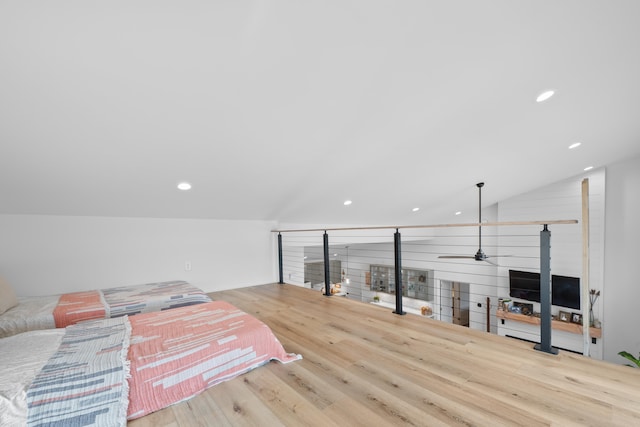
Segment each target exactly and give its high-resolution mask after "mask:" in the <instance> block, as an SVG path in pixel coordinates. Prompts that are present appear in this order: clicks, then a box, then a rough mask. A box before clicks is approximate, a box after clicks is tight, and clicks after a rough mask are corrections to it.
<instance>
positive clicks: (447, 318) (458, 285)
mask: <svg viewBox="0 0 640 427" xmlns="http://www.w3.org/2000/svg"><path fill="white" fill-rule="evenodd" d="M469 296H470V294H469V283H463V282H452V281H448V280H441V281H440V320H442V321H443V322H450V323H453V324H454V325H461V326H466V327H469Z"/></svg>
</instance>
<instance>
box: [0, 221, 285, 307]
mask: <svg viewBox="0 0 640 427" xmlns="http://www.w3.org/2000/svg"><path fill="white" fill-rule="evenodd" d="M274 225H275V224H274V223H271V222H266V221H222V220H203V219H155V218H110V217H69V216H39V215H0V236H2V237H1V240H0V275H1V276H4V277H5V278H6V279H7V280H8V281H9V283H11V284H12V285H13V286H14V288H15V289H16V292H17V293H18V294H19V295H21V296H28V295H48V294H56V293H61V292H72V291H79V290H87V289H95V288H104V287H112V286H120V285H132V284H138V283H148V282H154V281H165V280H173V279H182V280H187V281H189V282H191V283H192V284H194V285H196V286H199V287H200V288H202V289H204V290H205V291H207V292H211V291H216V290H222V289H229V288H237V287H242V286H249V285H256V284H262V283H269V282H273V281H275V280H276V279H275V278H274V271H277V269H274V265H275V264H276V263H277V260H276V259H275V258H273V254H274V250H273V249H274V236H273V233H271V230H272V229H273V228H274ZM186 261H189V262H190V263H191V271H185V262H186Z"/></svg>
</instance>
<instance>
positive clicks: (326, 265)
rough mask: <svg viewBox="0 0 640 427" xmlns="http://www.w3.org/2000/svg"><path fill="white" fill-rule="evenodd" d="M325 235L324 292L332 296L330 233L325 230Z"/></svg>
mask: <svg viewBox="0 0 640 427" xmlns="http://www.w3.org/2000/svg"><path fill="white" fill-rule="evenodd" d="M322 237H323V242H324V294H325V295H326V296H328V297H330V296H331V277H330V275H329V274H330V271H329V235H328V234H327V231H326V230H325V232H324V235H323V236H322Z"/></svg>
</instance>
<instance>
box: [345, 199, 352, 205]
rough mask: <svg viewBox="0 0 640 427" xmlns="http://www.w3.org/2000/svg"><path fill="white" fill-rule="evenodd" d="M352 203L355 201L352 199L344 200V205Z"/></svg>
mask: <svg viewBox="0 0 640 427" xmlns="http://www.w3.org/2000/svg"><path fill="white" fill-rule="evenodd" d="M351 203H353V202H352V201H351V200H345V201H344V205H345V206H349V205H350V204H351Z"/></svg>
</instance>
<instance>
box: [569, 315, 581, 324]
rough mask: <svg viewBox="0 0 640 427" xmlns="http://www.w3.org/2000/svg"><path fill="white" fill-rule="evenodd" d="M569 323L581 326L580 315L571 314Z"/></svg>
mask: <svg viewBox="0 0 640 427" xmlns="http://www.w3.org/2000/svg"><path fill="white" fill-rule="evenodd" d="M571 323H578V324H582V314H580V313H573V314H572V315H571Z"/></svg>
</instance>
